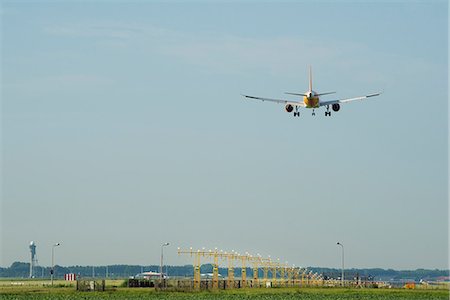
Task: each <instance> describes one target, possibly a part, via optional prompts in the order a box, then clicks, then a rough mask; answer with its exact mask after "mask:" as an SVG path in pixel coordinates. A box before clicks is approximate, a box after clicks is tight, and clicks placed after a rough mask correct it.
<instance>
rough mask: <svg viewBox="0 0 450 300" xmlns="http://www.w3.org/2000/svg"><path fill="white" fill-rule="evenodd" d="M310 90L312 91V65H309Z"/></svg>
mask: <svg viewBox="0 0 450 300" xmlns="http://www.w3.org/2000/svg"><path fill="white" fill-rule="evenodd" d="M309 91H312V71H311V66H309Z"/></svg>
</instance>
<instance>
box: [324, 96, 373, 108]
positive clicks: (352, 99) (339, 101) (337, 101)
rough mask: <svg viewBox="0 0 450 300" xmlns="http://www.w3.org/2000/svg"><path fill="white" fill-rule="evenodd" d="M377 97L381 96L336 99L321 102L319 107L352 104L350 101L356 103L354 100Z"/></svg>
mask: <svg viewBox="0 0 450 300" xmlns="http://www.w3.org/2000/svg"><path fill="white" fill-rule="evenodd" d="M379 95H381V93H375V94H369V95H365V96H361V97H355V98H347V99H337V100H330V101H323V102H322V101H320V106H326V105H332V104H335V103H347V102H352V101H356V100H364V99H366V98H370V97H375V96H379Z"/></svg>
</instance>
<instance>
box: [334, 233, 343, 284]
mask: <svg viewBox="0 0 450 300" xmlns="http://www.w3.org/2000/svg"><path fill="white" fill-rule="evenodd" d="M336 245H339V246H341V247H342V275H341V285H342V286H344V245H342V243H339V242H337V243H336Z"/></svg>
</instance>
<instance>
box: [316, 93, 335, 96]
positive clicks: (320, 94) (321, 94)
mask: <svg viewBox="0 0 450 300" xmlns="http://www.w3.org/2000/svg"><path fill="white" fill-rule="evenodd" d="M329 94H336V92H326V93H319V94H317V96H323V95H329Z"/></svg>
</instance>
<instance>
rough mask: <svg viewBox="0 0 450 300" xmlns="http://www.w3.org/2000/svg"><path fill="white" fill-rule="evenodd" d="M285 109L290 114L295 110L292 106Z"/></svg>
mask: <svg viewBox="0 0 450 300" xmlns="http://www.w3.org/2000/svg"><path fill="white" fill-rule="evenodd" d="M284 109H285V110H286V111H287V112H288V113H290V112H292V111H293V110H294V107H293V106H292V105H290V104H287V105H286V106H285V107H284Z"/></svg>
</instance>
